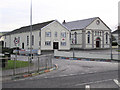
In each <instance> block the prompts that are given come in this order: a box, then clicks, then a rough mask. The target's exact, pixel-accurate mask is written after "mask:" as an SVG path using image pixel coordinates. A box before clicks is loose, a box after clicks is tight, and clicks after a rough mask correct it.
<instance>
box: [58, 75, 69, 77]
mask: <svg viewBox="0 0 120 90" xmlns="http://www.w3.org/2000/svg"><path fill="white" fill-rule="evenodd" d="M65 76H69V75H60V77H65Z"/></svg>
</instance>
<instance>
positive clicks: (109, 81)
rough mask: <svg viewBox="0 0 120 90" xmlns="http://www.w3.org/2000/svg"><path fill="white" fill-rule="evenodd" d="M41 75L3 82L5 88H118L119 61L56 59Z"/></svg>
mask: <svg viewBox="0 0 120 90" xmlns="http://www.w3.org/2000/svg"><path fill="white" fill-rule="evenodd" d="M53 63H54V64H57V65H58V69H57V70H53V71H51V72H48V73H44V74H41V75H37V76H33V77H27V78H23V79H18V80H12V81H5V82H3V84H2V85H3V88H84V89H85V88H88V89H89V88H118V87H119V84H118V83H116V81H118V63H117V62H96V61H79V60H64V59H54V60H53Z"/></svg>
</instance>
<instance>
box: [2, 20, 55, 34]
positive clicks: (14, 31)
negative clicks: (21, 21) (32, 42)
mask: <svg viewBox="0 0 120 90" xmlns="http://www.w3.org/2000/svg"><path fill="white" fill-rule="evenodd" d="M53 21H55V20H51V21H47V22H43V23H38V24H34V25H32V31H35V30H40V29H41V28H43V27H44V26H46V25H48V24H49V23H51V22H53ZM29 31H30V26H25V27H21V28H19V29H15V30H13V31H11V32H9V33H7V34H4V35H10V34H16V33H22V32H29Z"/></svg>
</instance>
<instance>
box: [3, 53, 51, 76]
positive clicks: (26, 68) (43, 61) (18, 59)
mask: <svg viewBox="0 0 120 90" xmlns="http://www.w3.org/2000/svg"><path fill="white" fill-rule="evenodd" d="M52 58H53V55H51V54H49V55H42V56H33V57H32V59H31V57H29V56H15V55H12V56H11V60H8V61H7V62H5V65H6V66H5V68H2V76H8V75H17V74H23V73H32V72H39V71H41V70H45V69H49V68H52V67H53V63H52ZM31 60H32V62H30V61H31Z"/></svg>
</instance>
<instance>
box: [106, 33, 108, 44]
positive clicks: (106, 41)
mask: <svg viewBox="0 0 120 90" xmlns="http://www.w3.org/2000/svg"><path fill="white" fill-rule="evenodd" d="M106 44H108V33H107V32H106Z"/></svg>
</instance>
